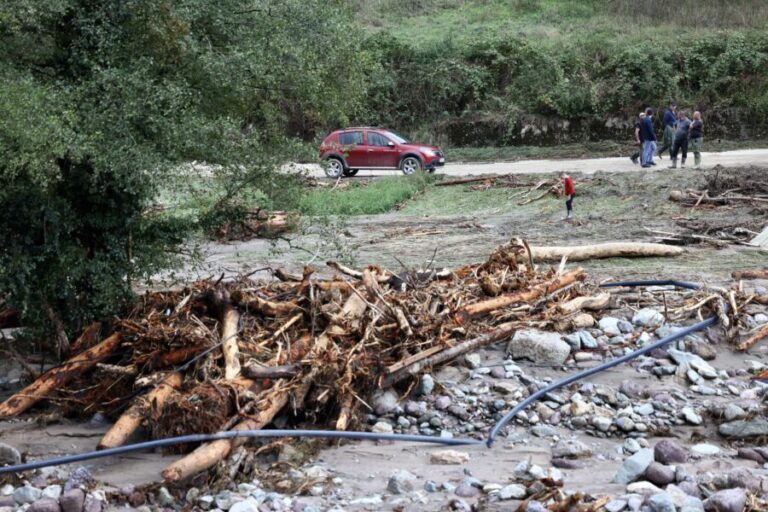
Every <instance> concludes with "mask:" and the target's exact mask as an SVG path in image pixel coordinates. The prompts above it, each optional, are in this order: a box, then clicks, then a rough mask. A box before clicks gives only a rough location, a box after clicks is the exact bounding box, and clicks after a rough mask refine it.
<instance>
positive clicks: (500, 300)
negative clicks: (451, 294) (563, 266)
mask: <svg viewBox="0 0 768 512" xmlns="http://www.w3.org/2000/svg"><path fill="white" fill-rule="evenodd" d="M586 278H587V273H586V272H584V269H581V268H577V269H575V270H571V271H570V272H566V273H565V274H563V275H561V276H559V277H556V278H554V279H551V280H549V281H546V282H544V283H540V284H537V285H535V286H533V287H531V288H529V289H527V290H522V291H518V292H515V293H511V294H507V295H500V296H498V297H495V298H493V299H489V300H485V301H482V302H477V303H475V304H470V305H468V306H464V307H463V308H461V309H460V310H459V311H457V312H456V315H455V318H456V321H457V322H458V323H459V324H464V323H466V322H467V321H468V320H469V319H471V318H474V317H476V316H480V315H484V314H487V313H490V312H491V311H495V310H497V309H501V308H503V307H506V306H511V305H513V304H520V303H527V302H531V301H533V300H536V299H538V298H539V297H541V296H543V295H549V294H551V293H554V292H556V291H557V290H559V289H561V288H564V287H566V286H568V285H570V284H573V283H575V282H577V281H583V280H584V279H586Z"/></svg>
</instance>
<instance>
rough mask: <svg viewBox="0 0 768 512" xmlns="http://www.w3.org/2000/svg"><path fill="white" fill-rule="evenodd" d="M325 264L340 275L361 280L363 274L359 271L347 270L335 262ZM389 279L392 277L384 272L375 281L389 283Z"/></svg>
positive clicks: (347, 268)
mask: <svg viewBox="0 0 768 512" xmlns="http://www.w3.org/2000/svg"><path fill="white" fill-rule="evenodd" d="M325 264H326V265H328V266H329V267H331V268H332V269H335V270H337V271H339V272H341V273H342V274H345V275H348V276H350V277H354V278H355V279H362V278H363V273H362V272H361V271H359V270H355V269H353V268H349V267H347V266H345V265H342V264H341V263H338V262H336V261H327V262H326V263H325ZM391 277H392V275H391V274H390V273H389V272H384V273H382V274H381V275H378V276H376V280H377V281H378V282H380V283H386V282H387V281H389V279H390V278H391Z"/></svg>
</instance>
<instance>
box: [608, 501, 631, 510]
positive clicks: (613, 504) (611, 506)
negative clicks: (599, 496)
mask: <svg viewBox="0 0 768 512" xmlns="http://www.w3.org/2000/svg"><path fill="white" fill-rule="evenodd" d="M627 505H628V503H627V501H625V500H619V499H616V500H611V501H609V502H608V503H606V504H605V505H604V507H605V510H607V512H621V511H622V510H624V509H625V508H627Z"/></svg>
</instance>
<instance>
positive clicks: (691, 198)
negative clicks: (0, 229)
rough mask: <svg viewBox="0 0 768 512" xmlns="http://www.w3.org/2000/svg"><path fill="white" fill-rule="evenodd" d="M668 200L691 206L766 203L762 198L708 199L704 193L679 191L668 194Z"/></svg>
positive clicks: (726, 197)
mask: <svg viewBox="0 0 768 512" xmlns="http://www.w3.org/2000/svg"><path fill="white" fill-rule="evenodd" d="M669 198H670V199H671V200H672V201H676V202H678V203H689V204H693V205H698V204H712V205H724V204H730V203H739V202H758V203H765V202H768V199H765V198H762V197H750V196H730V195H729V196H718V197H709V196H708V195H707V194H706V191H701V192H699V191H692V190H689V191H685V192H683V191H681V190H673V191H671V192H670V193H669Z"/></svg>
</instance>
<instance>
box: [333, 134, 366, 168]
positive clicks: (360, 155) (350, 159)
mask: <svg viewBox="0 0 768 512" xmlns="http://www.w3.org/2000/svg"><path fill="white" fill-rule="evenodd" d="M339 145H341V149H342V151H343V152H344V158H345V159H346V160H347V167H349V168H350V169H360V168H365V167H369V166H370V164H369V163H368V148H367V147H366V146H365V144H364V143H363V130H350V131H348V132H342V133H340V134H339Z"/></svg>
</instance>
